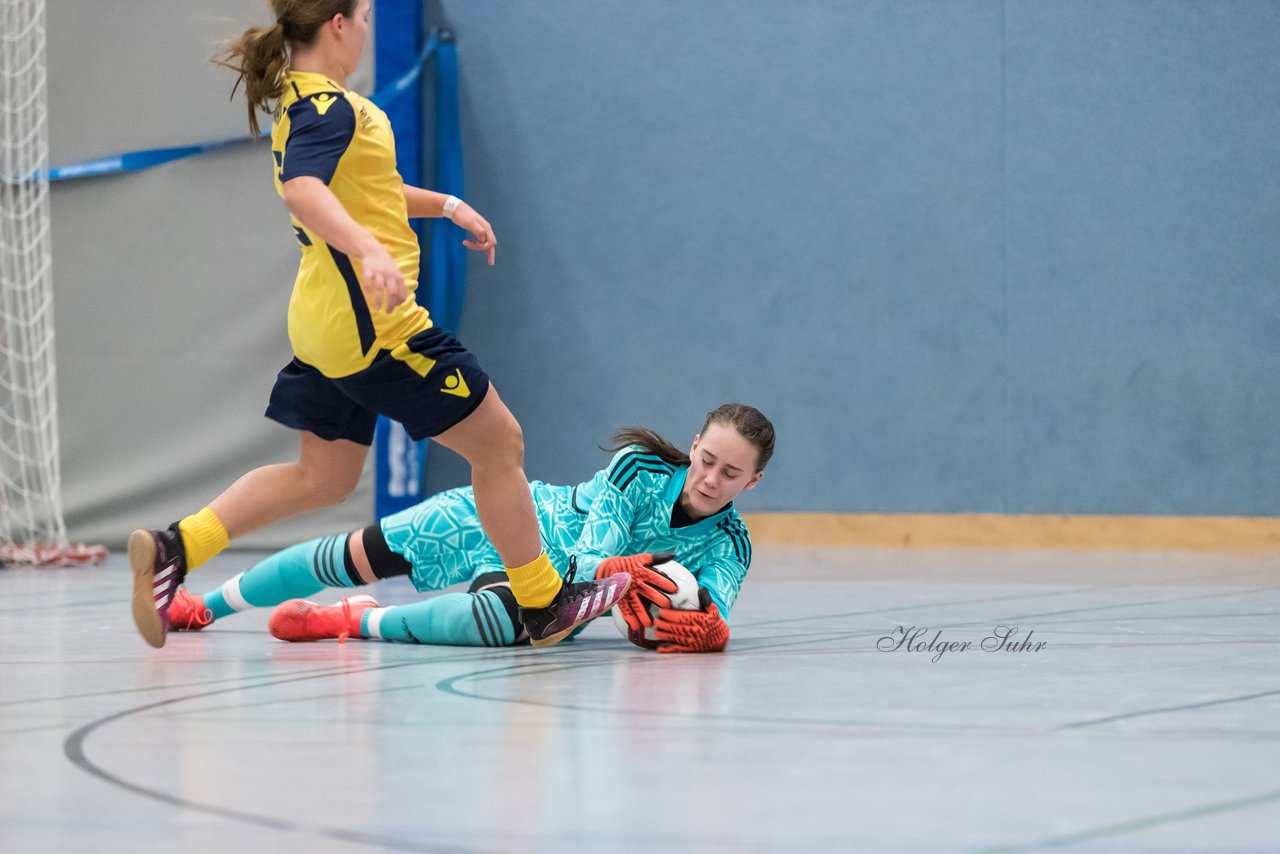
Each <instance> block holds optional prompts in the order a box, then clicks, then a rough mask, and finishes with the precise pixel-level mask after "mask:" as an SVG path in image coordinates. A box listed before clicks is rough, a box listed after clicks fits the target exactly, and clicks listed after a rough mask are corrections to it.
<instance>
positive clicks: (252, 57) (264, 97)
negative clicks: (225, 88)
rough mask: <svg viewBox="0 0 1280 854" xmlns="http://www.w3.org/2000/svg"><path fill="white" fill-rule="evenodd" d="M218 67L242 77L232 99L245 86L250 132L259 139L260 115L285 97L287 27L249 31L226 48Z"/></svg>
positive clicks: (278, 25)
mask: <svg viewBox="0 0 1280 854" xmlns="http://www.w3.org/2000/svg"><path fill="white" fill-rule="evenodd" d="M213 62H214V64H215V65H220V66H222V67H223V68H230V69H231V70H232V71H234V72H236V73H237V74H238V75H239V77H237V78H236V82H235V85H234V86H232V87H231V97H232V98H234V97H235V96H236V90H237V89H238V88H240V83H241V81H243V82H244V94H245V98H247V99H248V101H249V131H250V132H251V133H252V134H253V135H254V136H257V135H258V111H259V110H261V111H262V112H264V113H270V112H271V111H272V110H273V109H274V108H275V102H276V101H278V100H280V96H281V95H283V94H284V74H285V71H286V70H287V69H288V67H289V50H288V45H287V44H286V42H285V37H284V23H283V22H281V21H277V22H276V23H275V24H274V25H272V26H270V27H250V28H249V29H247V30H245V31H244V33H243V34H242V35H241V36H240V38H238V39H236V40H235V41H233V42H231V43H230V44H229V45H227V47H226V49H225V50H224V51H223V52H222V53H220V54H218V55H217V56H215V57H214V58H213Z"/></svg>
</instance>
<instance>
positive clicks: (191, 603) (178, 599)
mask: <svg viewBox="0 0 1280 854" xmlns="http://www.w3.org/2000/svg"><path fill="white" fill-rule="evenodd" d="M212 622H213V612H212V611H210V610H209V609H208V608H206V607H205V606H204V597H203V596H192V595H191V594H190V593H188V592H187V588H185V587H179V588H178V591H177V592H176V593H174V594H173V602H172V603H170V605H169V631H171V632H198V631H200V630H201V629H203V628H204V627H205V626H207V625H209V624H210V623H212Z"/></svg>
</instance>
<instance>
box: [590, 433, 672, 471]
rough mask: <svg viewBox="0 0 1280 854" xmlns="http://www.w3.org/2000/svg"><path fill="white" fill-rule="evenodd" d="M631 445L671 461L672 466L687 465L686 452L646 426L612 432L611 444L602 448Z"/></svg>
mask: <svg viewBox="0 0 1280 854" xmlns="http://www.w3.org/2000/svg"><path fill="white" fill-rule="evenodd" d="M631 445H639V446H640V447H642V448H644V449H645V450H646V451H648V452H649V453H651V454H653V455H654V456H658V457H662V459H663V460H664V461H666V462H668V463H671V465H673V466H687V465H689V455H688V454H686V453H684V452H683V451H681V450H680V449H679V448H677V447H676V446H675V445H673V444H671V443H670V442H668V441H667V440H666V439H664V438H662V437H661V436H659V435H658V434H657V433H655V432H654V431H653V430H650V429H649V428H648V427H623V428H622V429H621V430H619V431H618V432H617V433H614V434H613V445H611V446H610V447H608V448H605V449H604V450H606V451H621V450H622V449H623V448H627V447H630V446H631Z"/></svg>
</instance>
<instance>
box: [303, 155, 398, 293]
mask: <svg viewBox="0 0 1280 854" xmlns="http://www.w3.org/2000/svg"><path fill="white" fill-rule="evenodd" d="M283 191H284V206H285V207H286V208H288V209H289V213H291V214H293V217H294V219H296V220H297V221H298V222H300V223H302V224H303V225H305V226H306V227H307V229H308V230H309V231H310V232H311V233H312V234H314V235H315V236H316V237H319V238H320V239H321V240H323V241H324V242H325V243H327V244H329V245H330V246H332V247H333V248H334V249H337V250H338V251H339V252H342V253H344V254H346V255H348V256H350V257H352V258H359V259H360V269H361V277H360V286H361V287H362V288H364V290H365V291H366V292H367V293H368V294H369V304H370V305H371V306H373V307H374V308H376V309H378V310H380V311H391V309H393V308H395V307H396V306H398V305H399V304H400V303H402V302H404V301H405V297H407V296H408V295H409V292H408V290H407V289H406V288H405V284H404V274H403V273H401V272H400V268H399V267H398V266H397V265H396V262H395V259H393V258H392V257H391V253H390V252H388V251H387V249H386V247H385V246H383V245H382V244H381V243H379V242H378V239H377V238H376V237H374V236H373V235H372V234H370V233H369V231H368V230H367V229H365V228H364V227H363V226H362V225H360V223H358V222H356V221H355V220H354V219H352V218H351V214H349V213H347V209H346V208H344V207H343V206H342V202H340V201H338V197H337V196H335V195H334V194H333V191H332V190H330V189H329V188H328V187H327V186H325V183H324V182H323V181H321V180H320V179H319V178H314V177H312V176H310V175H300V176H298V177H297V178H290V179H289V180H288V181H285V182H284V186H283Z"/></svg>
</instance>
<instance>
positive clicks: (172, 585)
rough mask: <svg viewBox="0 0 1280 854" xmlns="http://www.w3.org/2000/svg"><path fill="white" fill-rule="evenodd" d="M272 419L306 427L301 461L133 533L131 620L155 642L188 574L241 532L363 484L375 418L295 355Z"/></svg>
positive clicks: (276, 394) (276, 392) (267, 469)
mask: <svg viewBox="0 0 1280 854" xmlns="http://www.w3.org/2000/svg"><path fill="white" fill-rule="evenodd" d="M267 416H268V417H269V418H272V419H274V420H276V421H279V422H280V423H282V424H284V425H285V426H288V427H292V428H294V429H296V430H298V431H300V437H301V438H300V449H299V454H298V460H297V461H295V462H292V463H282V464H275V465H267V466H262V467H261V468H257V469H254V470H253V471H251V472H249V473H248V474H246V475H244V476H243V477H241V478H240V479H239V480H237V481H236V482H235V483H233V484H232V485H231V486H230V487H228V489H227V490H226V491H225V492H223V493H222V495H220V496H219V497H218V498H216V499H214V500H213V501H212V502H211V503H210V504H209V506H207V507H205V508H204V509H203V510H201V511H200V512H198V513H195V514H192V515H191V516H188V517H186V518H185V519H183V520H182V521H181V522H175V523H174V524H173V525H171V526H170V527H169V528H168V529H166V530H163V531H155V530H151V531H148V530H145V529H142V530H137V531H134V532H133V534H132V535H131V536H130V537H129V560H130V563H131V565H132V566H133V576H134V587H133V618H134V622H135V623H136V625H137V627H138V631H139V633H140V634H142V636H143V638H144V639H145V640H146V641H147V643H149V644H151V645H152V646H156V647H160V646H164V642H165V636H166V634H167V633H168V630H169V625H170V615H169V610H170V607H171V605H172V603H173V601H174V597H175V596H176V594H177V591H178V587H179V585H180V584H181V583H182V581H183V578H184V577H185V576H186V574H187V572H189V571H190V570H193V569H195V568H197V567H199V566H200V565H201V564H203V563H204V562H205V561H207V560H209V559H210V558H211V557H213V556H214V555H216V554H217V553H218V552H220V551H222V549H224V548H226V547H227V545H228V543H229V542H230V541H231V540H232V539H234V538H235V537H237V536H239V535H241V534H244V533H248V532H249V531H252V530H256V529H257V528H261V527H263V526H265V525H268V524H270V523H272V522H275V521H278V520H280V519H283V518H286V517H288V516H293V515H295V514H298V513H302V512H305V511H308V510H314V509H317V508H320V507H325V506H329V505H331V504H336V503H338V502H340V501H342V500H343V499H344V498H346V496H347V495H349V494H350V493H351V490H352V489H354V488H355V485H356V484H357V483H358V482H359V479H360V473H361V471H362V470H363V468H364V460H365V457H366V456H367V455H368V450H369V445H370V444H371V443H372V441H373V428H374V424H375V422H376V415H374V414H373V413H372V412H369V411H368V410H365V409H364V408H362V407H361V406H360V405H359V404H358V403H356V402H355V401H353V400H351V399H350V398H349V397H347V396H346V395H345V394H343V393H342V391H341V390H340V389H339V388H338V387H337V385H336V384H335V383H334V381H333V380H330V379H329V378H327V377H325V376H323V375H322V374H320V372H319V371H316V370H315V369H313V368H311V367H309V366H307V365H303V364H302V363H300V362H297V361H296V360H295V361H294V362H292V363H291V364H289V365H288V366H286V367H285V368H284V370H282V371H281V372H280V374H279V375H278V377H277V379H276V385H275V387H274V388H273V389H272V392H271V403H270V405H269V406H268V408H267Z"/></svg>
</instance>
